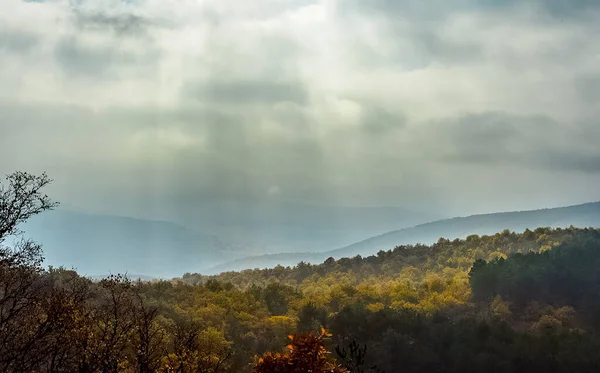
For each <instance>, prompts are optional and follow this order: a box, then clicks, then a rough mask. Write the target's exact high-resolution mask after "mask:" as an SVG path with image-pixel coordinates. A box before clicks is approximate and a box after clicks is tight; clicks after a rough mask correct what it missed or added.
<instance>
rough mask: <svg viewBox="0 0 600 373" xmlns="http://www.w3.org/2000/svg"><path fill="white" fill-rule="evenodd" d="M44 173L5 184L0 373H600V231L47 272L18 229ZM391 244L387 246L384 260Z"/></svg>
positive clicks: (38, 194)
mask: <svg viewBox="0 0 600 373" xmlns="http://www.w3.org/2000/svg"><path fill="white" fill-rule="evenodd" d="M50 182H51V180H50V179H49V178H48V177H47V176H46V175H45V174H43V175H41V176H36V175H31V174H27V173H22V172H17V173H14V174H11V175H9V176H8V178H7V180H6V183H5V184H0V371H2V372H139V373H149V372H181V373H184V372H186V373H187V372H203V373H217V372H222V373H226V372H240V373H244V372H257V373H275V372H291V373H295V372H317V373H318V372H323V373H324V372H338V373H342V372H346V373H348V372H353V373H354V372H387V373H394V372H415V373H416V372H532V371H543V372H596V371H598V369H600V337H599V335H598V333H599V332H600V274H599V273H598V271H597V268H598V267H599V265H600V230H598V229H593V228H575V227H569V228H556V229H551V228H544V227H537V228H536V227H532V229H531V230H530V229H527V230H525V231H524V232H520V233H515V232H511V231H508V230H505V231H503V232H499V233H497V234H494V235H490V236H477V235H472V236H469V237H467V238H466V239H456V240H448V239H445V238H440V239H439V240H438V241H437V243H435V244H433V245H428V246H426V245H407V246H397V247H395V248H382V250H381V251H379V252H378V253H377V255H374V256H369V257H361V256H356V257H353V258H344V259H340V260H334V259H332V258H330V259H328V260H326V261H325V262H323V263H322V264H317V265H312V264H307V263H299V264H297V265H296V266H294V267H282V266H278V267H275V268H271V269H263V270H258V269H256V270H245V271H241V272H227V273H222V274H220V275H216V276H203V275H201V274H191V273H186V274H184V275H183V276H182V277H181V278H175V279H172V280H168V281H167V280H155V281H146V282H142V281H132V280H130V279H128V278H127V275H126V274H122V275H113V276H110V277H108V278H105V279H103V280H100V281H93V280H92V279H90V278H86V277H83V276H80V275H79V274H78V273H77V272H76V270H72V269H66V268H53V267H47V268H46V267H44V266H43V251H42V246H41V244H43V243H41V244H38V243H36V242H34V241H32V240H30V239H28V238H25V237H23V235H22V232H20V231H19V228H18V227H19V225H20V224H22V223H23V222H25V221H26V220H27V219H29V218H30V217H31V216H34V215H37V214H39V213H48V214H51V213H52V212H51V211H48V210H52V209H53V208H54V207H55V206H56V203H55V202H53V201H52V200H51V199H50V198H49V197H48V196H46V195H45V194H43V189H44V188H45V187H46V186H47V185H48V184H49V183H50ZM386 249H387V250H386Z"/></svg>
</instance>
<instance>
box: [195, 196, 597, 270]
mask: <svg viewBox="0 0 600 373" xmlns="http://www.w3.org/2000/svg"><path fill="white" fill-rule="evenodd" d="M590 215H591V216H590ZM490 219H491V220H490ZM523 219H525V220H527V221H523ZM471 223H476V224H471ZM456 225H458V227H457V226H456ZM570 225H573V226H579V227H584V226H585V227H589V226H595V227H598V226H600V202H598V201H596V202H588V203H583V204H577V205H571V206H563V207H554V208H542V209H537V210H523V211H507V212H498V213H487V214H475V215H469V216H464V217H454V218H449V219H442V220H437V221H433V222H429V223H423V224H418V225H415V226H414V227H410V228H403V229H398V230H393V231H389V232H386V233H383V234H380V235H376V236H372V237H369V238H366V239H364V240H361V241H358V242H356V243H354V244H351V245H347V246H344V247H341V248H337V249H333V250H328V251H324V252H321V253H316V252H296V253H281V254H270V255H262V256H252V257H247V258H242V259H237V260H233V261H229V262H226V263H223V264H220V265H217V266H215V267H212V268H210V269H209V272H207V274H214V273H219V272H225V271H230V270H243V269H249V268H267V267H274V266H276V265H278V264H279V265H284V266H293V265H296V264H297V263H299V262H301V261H304V262H309V263H316V262H322V261H323V260H325V259H327V258H329V257H333V258H334V259H338V258H340V257H350V256H355V255H372V254H375V253H376V251H378V250H389V249H391V248H393V247H394V246H397V245H404V244H416V243H422V244H431V243H433V242H435V241H437V240H438V239H439V238H449V239H454V238H464V237H466V236H468V235H471V234H478V235H489V234H494V233H497V232H498V231H502V230H504V229H509V230H514V231H519V230H520V231H522V230H525V229H526V228H530V229H534V228H537V227H539V226H549V227H555V226H561V227H564V226H570ZM431 230H433V231H434V232H431ZM281 261H283V262H282V263H278V262H281ZM294 261H295V263H294ZM259 262H262V263H267V264H266V266H264V265H263V266H262V267H252V264H246V265H245V264H243V263H259ZM248 265H250V267H248ZM244 266H246V268H243V267H244Z"/></svg>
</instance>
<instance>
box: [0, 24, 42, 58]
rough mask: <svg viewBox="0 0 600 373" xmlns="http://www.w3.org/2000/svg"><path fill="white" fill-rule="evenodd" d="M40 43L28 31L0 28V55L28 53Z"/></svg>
mask: <svg viewBox="0 0 600 373" xmlns="http://www.w3.org/2000/svg"><path fill="white" fill-rule="evenodd" d="M39 43H40V38H39V37H38V36H37V35H35V34H33V33H30V32H28V31H20V30H19V31H15V30H9V29H5V28H3V27H2V26H0V54H2V53H11V54H14V53H17V54H22V53H28V52H30V51H31V50H32V49H34V48H35V47H36V46H38V45H39Z"/></svg>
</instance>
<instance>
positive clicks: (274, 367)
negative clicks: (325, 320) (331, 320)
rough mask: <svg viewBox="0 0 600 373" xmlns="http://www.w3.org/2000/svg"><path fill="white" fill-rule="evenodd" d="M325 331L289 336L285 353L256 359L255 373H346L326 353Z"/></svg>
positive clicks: (327, 335) (328, 353)
mask: <svg viewBox="0 0 600 373" xmlns="http://www.w3.org/2000/svg"><path fill="white" fill-rule="evenodd" d="M329 336H330V334H327V332H326V331H325V329H321V333H320V334H313V333H302V334H296V335H290V336H289V338H290V344H289V345H288V346H287V350H288V351H287V352H286V353H283V354H282V353H266V354H265V355H264V356H263V357H261V358H260V359H258V363H257V364H256V367H255V368H254V371H255V372H256V373H306V372H312V373H346V372H348V371H347V370H346V369H345V368H343V367H342V366H341V365H340V364H338V363H337V362H336V361H335V359H333V358H331V357H330V356H329V355H330V352H329V351H327V349H326V348H325V344H324V339H325V338H326V337H329Z"/></svg>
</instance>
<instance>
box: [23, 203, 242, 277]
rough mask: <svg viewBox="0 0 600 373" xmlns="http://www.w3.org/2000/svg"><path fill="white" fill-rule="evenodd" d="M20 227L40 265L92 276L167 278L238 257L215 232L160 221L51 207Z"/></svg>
mask: <svg viewBox="0 0 600 373" xmlns="http://www.w3.org/2000/svg"><path fill="white" fill-rule="evenodd" d="M21 228H22V229H23V230H24V231H25V233H26V236H27V237H30V238H32V239H33V240H35V241H36V242H39V243H40V244H42V245H43V249H44V256H45V258H46V260H45V264H46V265H53V266H55V267H58V266H64V267H66V268H71V267H74V268H76V269H77V270H78V272H79V273H81V274H84V275H90V276H95V277H102V276H104V275H105V274H110V273H124V272H128V273H135V274H136V277H141V278H150V276H156V277H163V276H164V277H173V276H176V275H180V274H181V273H184V272H186V271H190V270H197V269H198V268H209V267H211V266H214V265H216V264H217V263H220V262H223V261H224V260H228V259H231V258H232V257H233V258H235V257H239V256H240V255H242V253H237V255H236V254H235V253H232V251H231V249H230V248H229V247H228V246H227V245H226V244H225V243H223V242H222V241H221V240H220V239H219V238H217V237H216V236H213V235H207V234H202V233H198V232H195V231H192V230H190V229H188V228H184V227H182V226H179V225H177V224H173V223H169V222H163V221H149V220H141V219H133V218H126V217H119V216H110V215H93V214H83V213H76V212H70V211H64V210H57V211H48V212H45V213H43V214H40V215H37V216H34V217H33V218H31V220H29V221H28V222H27V223H25V224H24V225H23V226H22V227H21ZM246 255H247V254H246Z"/></svg>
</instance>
